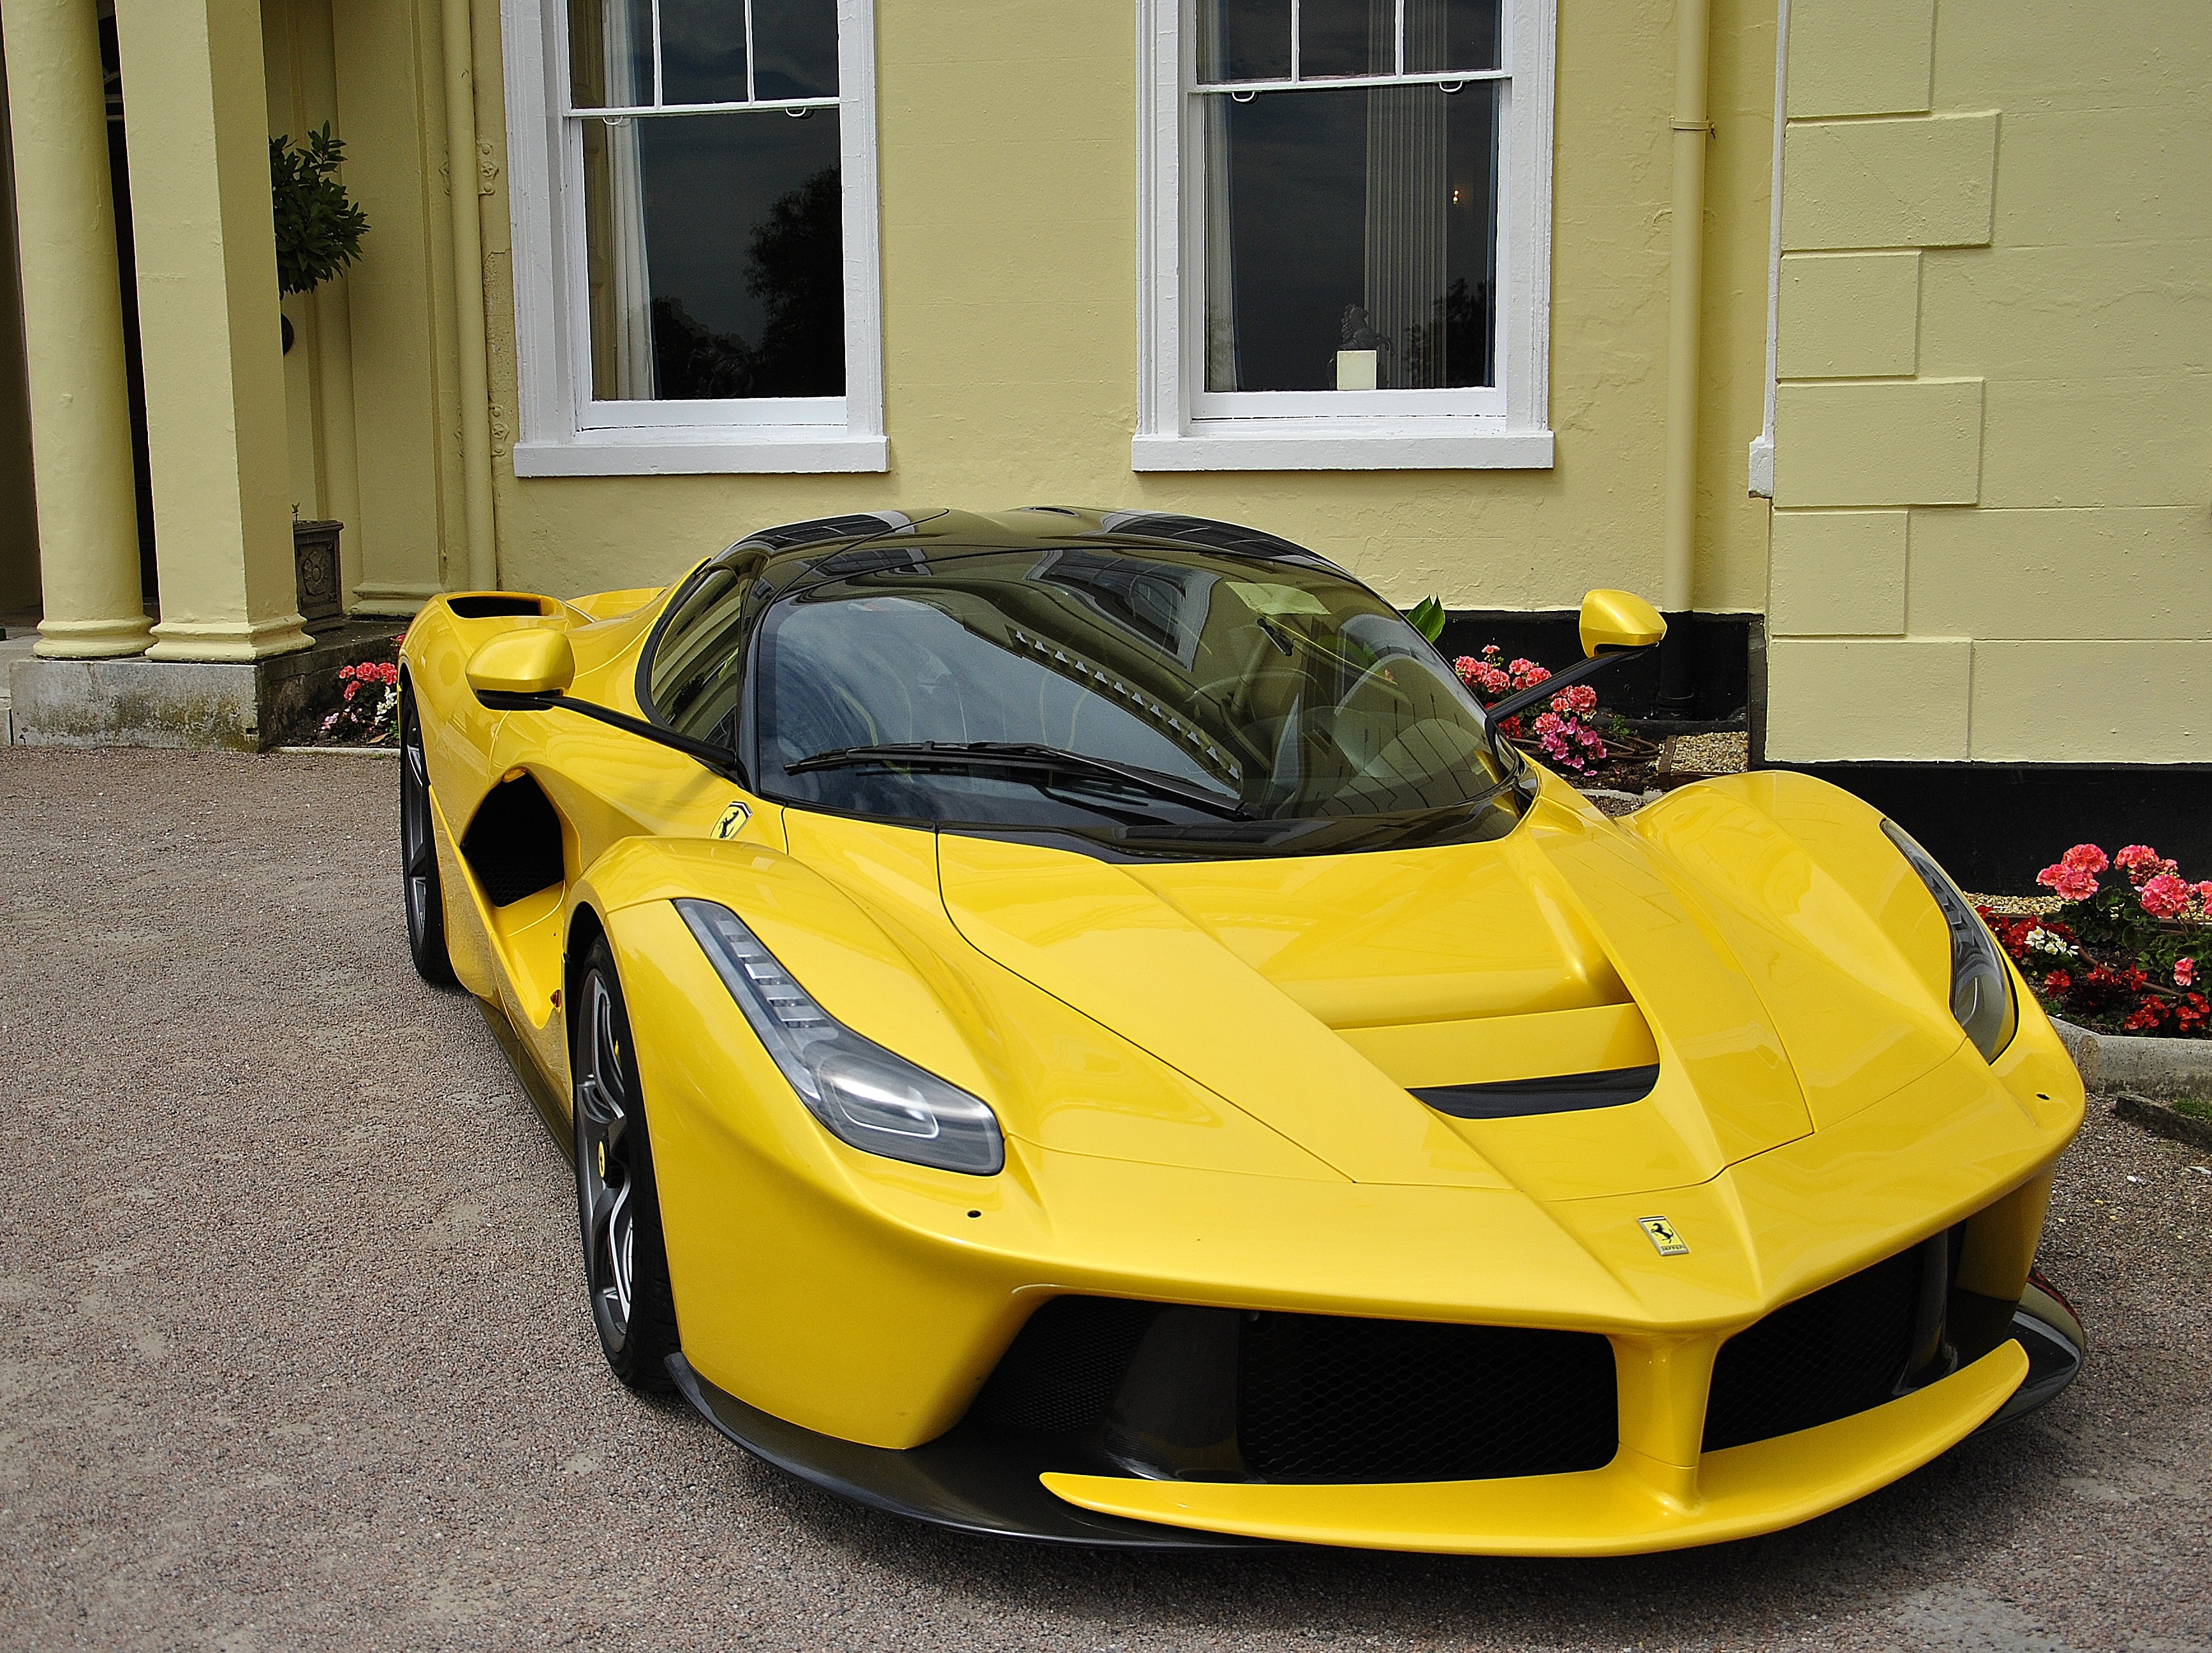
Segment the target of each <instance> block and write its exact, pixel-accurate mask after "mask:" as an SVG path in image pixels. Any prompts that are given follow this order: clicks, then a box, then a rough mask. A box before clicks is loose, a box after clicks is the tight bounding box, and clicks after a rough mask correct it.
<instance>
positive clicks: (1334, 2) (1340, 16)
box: [1298, 0, 1398, 80]
mask: <svg viewBox="0 0 2212 1653" xmlns="http://www.w3.org/2000/svg"><path fill="white" fill-rule="evenodd" d="M1397 31H1398V5H1397V0H1304V3H1302V4H1301V5H1300V6H1299V7H1298V78H1299V79H1300V80H1316V79H1319V78H1321V77H1322V76H1329V75H1395V74H1396V73H1397V72H1398V48H1397Z"/></svg>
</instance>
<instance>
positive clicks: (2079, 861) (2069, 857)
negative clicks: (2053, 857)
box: [2058, 844, 2127, 872]
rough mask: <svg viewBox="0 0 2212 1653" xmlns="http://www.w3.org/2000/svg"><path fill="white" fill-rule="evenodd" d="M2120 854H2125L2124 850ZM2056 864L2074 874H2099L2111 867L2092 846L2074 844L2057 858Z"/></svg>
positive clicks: (2099, 850) (2098, 850)
mask: <svg viewBox="0 0 2212 1653" xmlns="http://www.w3.org/2000/svg"><path fill="white" fill-rule="evenodd" d="M2120 853H2121V854H2127V852H2126V851H2125V850H2122V851H2121V852H2120ZM2058 864H2059V866H2063V867H2067V868H2069V869H2070V870H2071V871H2073V872H2103V871H2104V870H2105V869H2106V867H2108V866H2111V865H2112V863H2111V862H2110V861H2108V860H2106V859H2105V852H2104V851H2103V850H2101V849H2100V848H2097V846H2096V845H2094V844H2075V846H2074V848H2071V849H2069V850H2068V851H2067V852H2066V853H2065V854H2063V855H2061V856H2060V857H2059V858H2058Z"/></svg>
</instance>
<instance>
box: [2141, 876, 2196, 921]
mask: <svg viewBox="0 0 2212 1653" xmlns="http://www.w3.org/2000/svg"><path fill="white" fill-rule="evenodd" d="M2137 899H2138V900H2140V901H2141V902H2142V909H2143V911H2145V912H2146V913H2148V914H2149V915H2151V916H2152V917H2153V918H2179V917H2180V916H2181V915H2183V914H2184V913H2185V912H2187V911H2188V910H2189V886H2188V885H2187V884H2184V883H2183V882H2182V881H2181V880H2180V879H2179V878H2176V877H2174V876H2173V874H2172V873H2171V872H2160V873H2158V874H2156V875H2155V876H2154V877H2152V878H2146V879H2144V880H2143V885H2142V890H2139V891H2138V892H2137Z"/></svg>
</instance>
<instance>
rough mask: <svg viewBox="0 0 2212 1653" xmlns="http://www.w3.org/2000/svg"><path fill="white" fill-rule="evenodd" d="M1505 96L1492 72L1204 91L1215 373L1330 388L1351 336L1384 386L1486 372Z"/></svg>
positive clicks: (1359, 360) (1232, 381)
mask: <svg viewBox="0 0 2212 1653" xmlns="http://www.w3.org/2000/svg"><path fill="white" fill-rule="evenodd" d="M1497 104H1498V100H1497V97H1496V87H1495V84H1494V83H1493V82H1476V83H1474V84H1472V85H1469V86H1467V87H1464V88H1462V89H1460V90H1459V91H1457V92H1450V93H1447V92H1444V91H1442V90H1440V89H1438V88H1437V87H1434V86H1390V87H1376V88H1365V89H1362V88H1347V89H1346V90H1343V91H1335V92H1329V91H1314V92H1265V93H1261V94H1260V95H1259V96H1258V97H1256V98H1254V99H1253V100H1251V101H1250V102H1249V103H1237V102H1236V101H1234V100H1231V99H1230V98H1229V97H1227V96H1225V95H1213V96H1209V97H1207V98H1206V162H1205V164H1206V388H1207V389H1208V390H1213V391H1316V390H1331V389H1334V388H1336V374H1337V368H1338V365H1339V362H1338V356H1339V353H1340V352H1341V351H1352V352H1358V353H1364V352H1372V353H1373V356H1372V361H1373V371H1374V374H1375V379H1374V384H1375V386H1376V388H1377V389H1382V390H1413V389H1423V390H1426V389H1440V388H1445V387H1452V386H1468V385H1490V384H1494V383H1495V382H1496V380H1495V378H1494V376H1493V374H1492V356H1493V354H1494V350H1493V341H1492V333H1493V331H1494V325H1495V324H1494V318H1495V313H1496V293H1495V284H1496V283H1495V273H1496V267H1497V252H1498V235H1497V202H1496V194H1497V147H1498V141H1497ZM1366 360H1367V358H1366V357H1365V356H1364V354H1362V355H1356V356H1354V357H1353V359H1352V362H1347V363H1346V367H1347V369H1348V371H1350V372H1352V373H1353V374H1355V375H1357V374H1358V371H1359V369H1360V368H1362V367H1363V366H1364V363H1365V361H1366ZM1347 387H1349V386H1347Z"/></svg>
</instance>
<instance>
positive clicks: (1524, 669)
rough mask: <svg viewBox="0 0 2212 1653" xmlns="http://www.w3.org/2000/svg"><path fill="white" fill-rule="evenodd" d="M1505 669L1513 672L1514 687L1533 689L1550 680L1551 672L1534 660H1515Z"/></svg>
mask: <svg viewBox="0 0 2212 1653" xmlns="http://www.w3.org/2000/svg"><path fill="white" fill-rule="evenodd" d="M1507 670H1508V671H1510V672H1511V673H1512V674H1513V686H1514V687H1515V688H1516V689H1534V687H1535V686H1536V685H1537V684H1540V683H1548V682H1550V681H1551V677H1552V674H1551V673H1550V672H1548V671H1547V670H1546V669H1545V668H1544V667H1542V666H1541V665H1537V664H1536V662H1535V661H1534V660H1516V661H1514V662H1513V664H1512V665H1510V666H1509V667H1508V668H1507Z"/></svg>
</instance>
